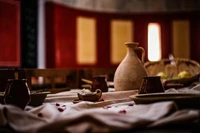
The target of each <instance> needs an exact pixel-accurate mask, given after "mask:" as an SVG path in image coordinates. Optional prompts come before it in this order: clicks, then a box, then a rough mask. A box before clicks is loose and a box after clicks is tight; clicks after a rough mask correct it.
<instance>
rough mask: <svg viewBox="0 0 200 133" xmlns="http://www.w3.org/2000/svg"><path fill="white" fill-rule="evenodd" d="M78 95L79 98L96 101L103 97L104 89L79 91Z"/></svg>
mask: <svg viewBox="0 0 200 133" xmlns="http://www.w3.org/2000/svg"><path fill="white" fill-rule="evenodd" d="M77 95H78V98H79V100H83V101H92V102H96V101H98V100H99V99H100V98H101V96H102V91H101V90H100V89H96V91H95V92H87V93H84V92H78V93H77Z"/></svg>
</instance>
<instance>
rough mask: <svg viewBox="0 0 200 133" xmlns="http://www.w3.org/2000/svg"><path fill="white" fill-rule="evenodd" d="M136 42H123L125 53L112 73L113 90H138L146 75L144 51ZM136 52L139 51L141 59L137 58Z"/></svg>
mask: <svg viewBox="0 0 200 133" xmlns="http://www.w3.org/2000/svg"><path fill="white" fill-rule="evenodd" d="M138 44H139V43H137V42H127V43H125V45H126V47H127V54H126V56H125V58H124V59H123V60H122V62H121V63H120V64H119V66H118V67H117V69H116V71H115V75H114V87H115V91H124V90H139V88H140V85H141V82H142V80H143V77H144V76H147V71H146V69H145V67H144V65H143V64H144V57H145V51H144V49H143V48H142V47H138ZM137 52H141V60H140V59H139V58H138V56H137Z"/></svg>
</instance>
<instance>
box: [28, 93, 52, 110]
mask: <svg viewBox="0 0 200 133" xmlns="http://www.w3.org/2000/svg"><path fill="white" fill-rule="evenodd" d="M47 94H50V92H48V91H44V92H36V93H33V92H31V101H30V103H29V104H28V105H30V106H39V105H42V103H43V102H44V100H45V98H46V97H47Z"/></svg>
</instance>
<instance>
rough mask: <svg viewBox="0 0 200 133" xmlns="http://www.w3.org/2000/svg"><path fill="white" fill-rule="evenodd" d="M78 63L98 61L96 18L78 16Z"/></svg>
mask: <svg viewBox="0 0 200 133" xmlns="http://www.w3.org/2000/svg"><path fill="white" fill-rule="evenodd" d="M76 22H77V32H76V33H77V46H76V49H77V50H76V51H77V52H76V53H77V63H78V64H95V63H96V20H95V19H94V18H86V17H78V18H77V21H76Z"/></svg>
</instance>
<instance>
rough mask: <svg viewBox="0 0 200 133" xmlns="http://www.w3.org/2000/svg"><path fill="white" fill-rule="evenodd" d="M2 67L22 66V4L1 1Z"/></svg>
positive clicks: (0, 55) (0, 47)
mask: <svg viewBox="0 0 200 133" xmlns="http://www.w3.org/2000/svg"><path fill="white" fill-rule="evenodd" d="M0 66H3V67H6V66H15V67H19V66H20V3H19V1H13V0H0Z"/></svg>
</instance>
